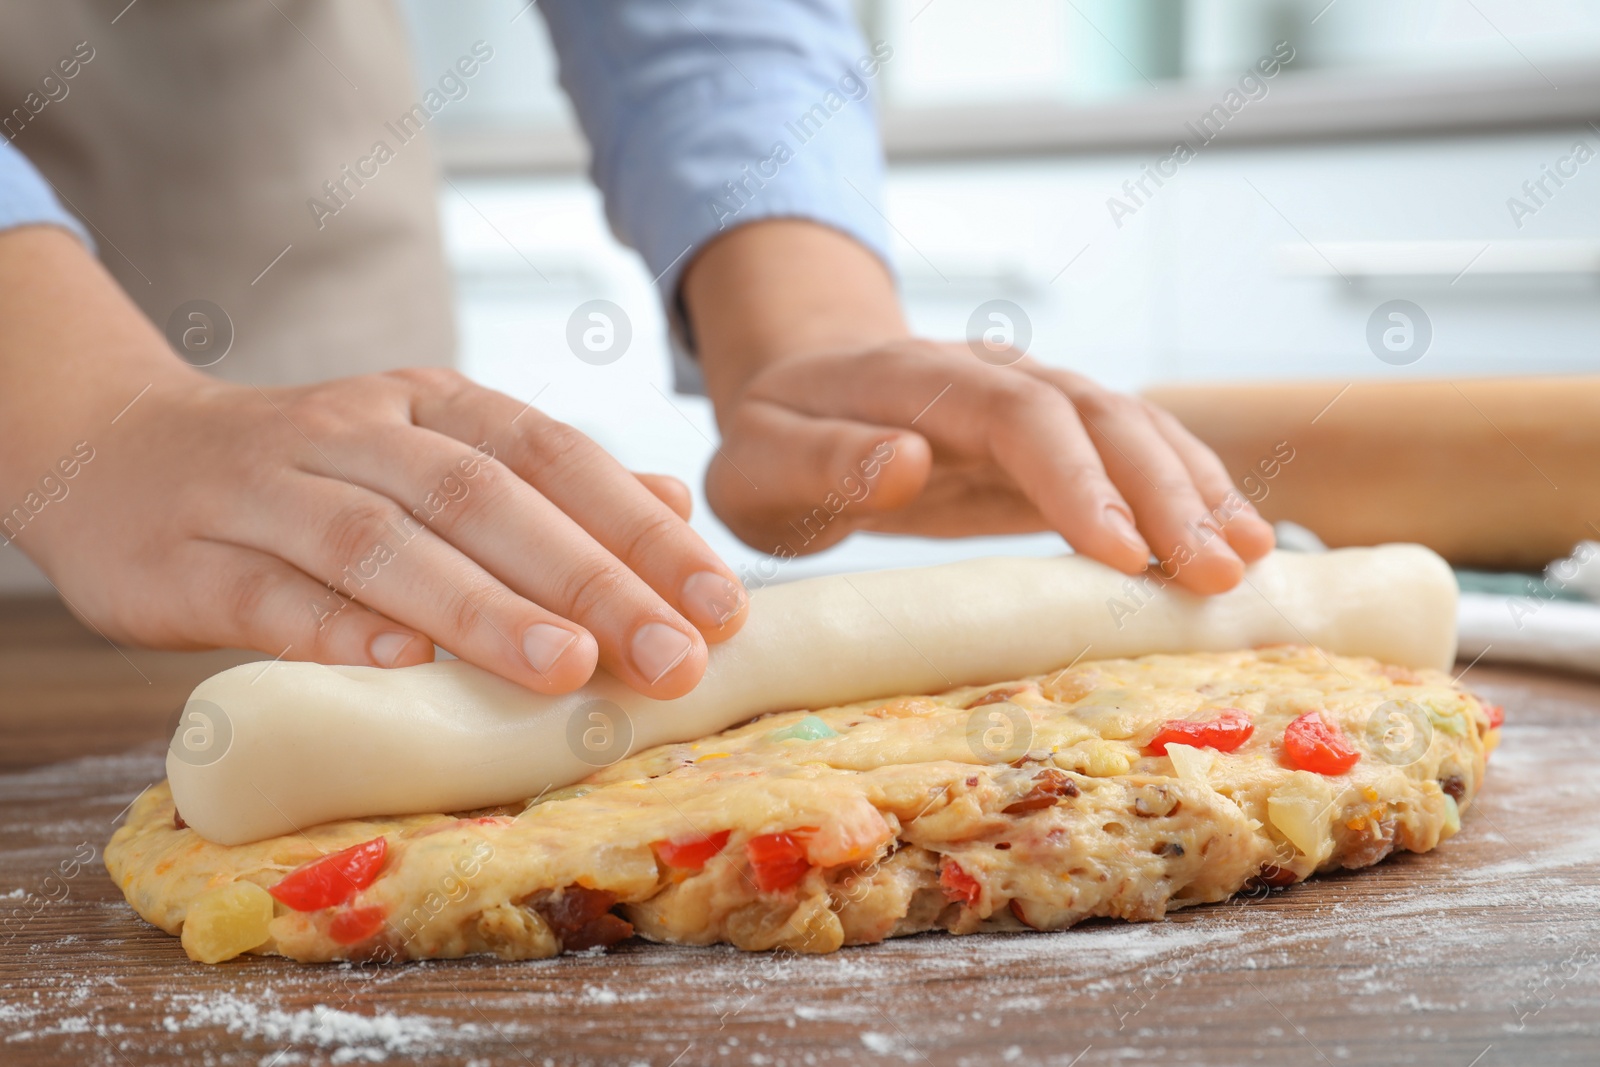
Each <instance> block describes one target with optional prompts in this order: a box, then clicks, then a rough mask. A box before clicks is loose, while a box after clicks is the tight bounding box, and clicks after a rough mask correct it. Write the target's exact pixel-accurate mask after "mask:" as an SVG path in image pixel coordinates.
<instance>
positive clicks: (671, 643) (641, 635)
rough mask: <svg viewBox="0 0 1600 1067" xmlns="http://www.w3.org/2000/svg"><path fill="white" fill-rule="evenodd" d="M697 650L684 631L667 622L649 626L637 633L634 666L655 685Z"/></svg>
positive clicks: (644, 626)
mask: <svg viewBox="0 0 1600 1067" xmlns="http://www.w3.org/2000/svg"><path fill="white" fill-rule="evenodd" d="M693 647H694V642H692V641H690V640H689V637H688V635H687V634H685V633H683V632H682V631H680V630H675V629H673V628H672V627H671V626H668V625H667V624H666V623H664V622H647V623H645V624H644V625H643V626H641V627H639V628H638V629H637V630H635V631H634V632H633V665H634V667H635V668H636V669H637V670H638V671H639V673H640V674H642V675H644V676H645V677H646V678H648V679H650V684H651V685H654V684H655V683H657V682H659V681H660V680H661V679H662V678H663V677H664V676H665V675H666V673H667V672H668V671H670V670H672V668H674V667H676V666H677V665H678V664H680V663H682V662H683V661H684V658H685V657H687V656H688V655H689V650H690V649H691V648H693Z"/></svg>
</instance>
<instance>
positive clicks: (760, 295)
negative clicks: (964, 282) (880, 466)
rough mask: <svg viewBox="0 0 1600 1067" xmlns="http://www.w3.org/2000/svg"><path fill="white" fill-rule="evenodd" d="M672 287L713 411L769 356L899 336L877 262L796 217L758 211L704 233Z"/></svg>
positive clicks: (889, 283) (889, 287)
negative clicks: (678, 291)
mask: <svg viewBox="0 0 1600 1067" xmlns="http://www.w3.org/2000/svg"><path fill="white" fill-rule="evenodd" d="M682 294H683V305H684V309H685V313H686V315H687V318H688V323H689V327H690V329H691V331H692V332H693V336H694V342H695V348H696V352H697V355H698V357H699V359H700V362H701V365H702V368H703V369H704V372H705V380H706V391H707V393H708V395H709V396H710V398H711V401H712V403H713V405H715V407H716V409H717V411H718V413H719V415H720V414H721V413H722V412H725V411H726V410H727V409H728V408H729V406H730V405H731V404H732V402H733V400H734V398H736V397H737V396H738V394H739V392H740V390H742V389H743V388H744V385H745V383H746V382H748V381H749V380H750V378H751V376H752V375H754V374H756V373H757V372H758V371H760V370H761V369H762V368H764V367H767V366H770V365H772V364H773V363H777V362H779V361H781V360H785V359H792V358H795V357H802V356H806V355H815V354H820V353H827V352H839V351H844V350H851V349H854V350H866V349H870V348H874V347H876V346H878V345H882V344H886V343H888V342H891V341H896V340H900V339H902V338H905V337H907V336H909V333H908V330H907V328H906V323H905V318H904V316H903V315H902V314H901V311H900V301H899V297H898V295H897V294H896V293H895V288H894V279H893V278H892V277H891V276H890V274H889V271H888V269H887V268H886V267H885V266H884V264H883V262H882V261H881V260H880V259H879V258H878V257H877V256H876V255H874V254H873V253H872V252H871V251H869V250H868V249H867V248H866V247H865V246H863V245H862V244H860V243H859V242H857V241H855V240H854V239H852V238H850V237H848V236H846V235H845V234H843V233H840V232H839V231H838V230H835V229H832V228H830V227H827V226H822V225H819V224H817V223H814V222H807V221H804V220H800V219H765V220H762V221H759V222H753V223H750V224H748V225H745V226H740V227H738V228H737V229H734V230H732V231H730V232H729V233H727V234H724V235H723V236H721V237H719V238H717V239H716V240H715V241H712V242H711V243H710V244H708V245H707V246H706V247H705V248H704V249H702V250H701V251H700V253H699V254H698V255H697V256H696V257H695V259H694V261H693V262H692V263H691V264H690V265H689V267H688V269H687V270H685V272H684V276H683V288H682Z"/></svg>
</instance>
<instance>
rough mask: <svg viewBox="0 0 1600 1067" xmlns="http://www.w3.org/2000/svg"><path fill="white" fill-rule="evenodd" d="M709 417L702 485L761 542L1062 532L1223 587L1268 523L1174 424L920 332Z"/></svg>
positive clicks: (1077, 542) (1141, 405) (789, 370)
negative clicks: (715, 426)
mask: <svg viewBox="0 0 1600 1067" xmlns="http://www.w3.org/2000/svg"><path fill="white" fill-rule="evenodd" d="M720 414H721V421H722V427H723V442H722V447H721V449H720V450H719V451H718V454H717V455H716V456H715V457H714V458H713V459H712V464H711V469H710V471H709V472H708V474H707V478H706V490H707V495H708V497H709V499H710V501H711V505H712V508H713V509H714V510H715V511H716V512H717V514H718V515H719V516H720V517H721V518H722V519H723V521H724V522H726V523H727V524H728V526H729V527H730V528H731V529H732V530H733V531H734V532H735V533H737V534H738V535H739V536H740V537H741V538H742V539H744V540H745V541H746V542H748V543H749V544H751V545H754V546H756V547H759V548H765V549H767V550H768V551H773V550H774V549H787V550H788V551H791V552H795V553H805V552H813V551H816V550H818V549H821V548H825V547H827V546H828V545H831V544H833V543H834V542H836V541H838V540H839V539H841V538H843V537H844V536H845V535H846V534H848V533H849V532H851V531H852V530H858V529H859V530H878V531H885V532H895V533H914V534H923V535H926V536H934V537H960V536H966V535H971V534H999V533H1024V532H1034V531H1040V530H1055V531H1057V532H1059V533H1060V534H1061V535H1062V536H1063V537H1064V538H1066V540H1067V541H1068V543H1070V544H1071V545H1072V546H1073V547H1074V548H1076V549H1077V550H1078V551H1080V552H1083V553H1084V554H1085V555H1089V556H1092V557H1094V558H1095V559H1098V560H1100V561H1102V562H1104V563H1107V564H1110V565H1111V566H1113V567H1116V568H1118V569H1119V570H1122V571H1125V572H1127V573H1129V574H1135V573H1138V572H1140V571H1142V570H1144V569H1145V567H1146V565H1147V564H1148V561H1149V558H1150V556H1151V554H1152V553H1154V555H1155V556H1156V558H1157V560H1158V561H1160V563H1161V565H1162V568H1163V571H1164V573H1166V575H1167V576H1168V577H1171V578H1174V579H1175V580H1176V581H1177V582H1178V583H1179V584H1180V585H1182V586H1184V587H1186V588H1188V589H1191V590H1193V591H1195V592H1201V593H1216V592H1221V591H1223V590H1226V589H1230V588H1232V587H1233V586H1235V585H1237V584H1238V582H1239V579H1240V577H1241V576H1242V574H1243V571H1244V565H1245V564H1246V563H1249V562H1253V561H1254V560H1256V559H1259V558H1260V557H1261V556H1263V555H1265V554H1266V553H1267V552H1268V551H1269V550H1270V549H1271V548H1272V529H1271V527H1270V526H1268V525H1267V523H1266V522H1265V521H1264V520H1263V519H1262V518H1261V517H1260V516H1259V515H1257V514H1256V512H1255V509H1254V508H1252V507H1251V506H1250V503H1249V501H1247V500H1246V499H1245V498H1244V497H1243V495H1241V494H1240V493H1238V492H1237V491H1236V490H1235V489H1234V488H1233V484H1232V481H1231V480H1230V479H1229V478H1228V474H1227V472H1226V470H1224V468H1223V466H1222V463H1221V461H1219V460H1218V459H1217V457H1216V456H1215V455H1214V454H1213V453H1212V452H1211V450H1210V449H1208V448H1206V447H1205V446H1204V445H1203V444H1201V443H1200V442H1199V441H1198V440H1196V439H1195V437H1194V436H1193V435H1192V434H1190V433H1189V432H1188V431H1187V430H1185V429H1184V428H1183V427H1182V426H1181V425H1180V424H1179V423H1178V421H1177V420H1176V419H1175V418H1173V417H1172V416H1171V415H1169V414H1168V413H1167V412H1165V411H1163V410H1161V409H1160V408H1158V407H1155V406H1154V405H1152V404H1148V403H1146V402H1145V401H1143V400H1139V399H1136V398H1132V397H1126V396H1122V395H1120V394H1117V393H1113V392H1110V391H1109V390H1106V389H1102V388H1100V387H1099V386H1097V385H1095V384H1094V383H1093V382H1091V381H1089V380H1088V379H1086V378H1083V377H1081V376H1079V375H1076V374H1072V373H1070V372H1068V371H1062V370H1056V369H1053V368H1049V367H1044V366H1041V365H1040V364H1038V363H1035V362H1034V361H1032V360H1027V359H1024V360H1021V361H1019V362H1018V363H1016V364H1015V365H1014V366H1009V367H999V366H992V365H990V364H988V363H985V362H983V361H981V360H979V359H977V358H976V357H974V356H973V354H972V352H971V350H970V349H969V348H968V347H967V346H966V345H965V344H935V343H933V342H928V341H901V342H892V343H889V344H886V345H882V346H879V347H877V348H872V349H868V350H865V351H859V352H846V353H841V354H835V355H825V356H812V357H800V358H793V359H788V360H784V361H782V362H777V363H772V364H769V365H767V366H765V367H763V368H761V369H760V370H759V371H757V372H756V373H755V374H754V375H753V376H752V377H751V378H750V380H749V382H748V383H747V384H746V386H745V387H744V389H743V390H742V391H741V392H740V393H739V394H738V395H737V396H736V397H735V398H734V399H733V400H732V401H731V402H730V403H729V404H728V405H726V407H725V408H724V410H723V411H722V412H721V413H720ZM857 486H860V488H857ZM830 498H831V499H830Z"/></svg>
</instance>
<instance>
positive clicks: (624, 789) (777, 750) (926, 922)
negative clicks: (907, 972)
mask: <svg viewBox="0 0 1600 1067" xmlns="http://www.w3.org/2000/svg"><path fill="white" fill-rule="evenodd" d="M1076 651H1077V648H1076V647H1075V646H1073V645H1072V644H1070V643H1069V644H1067V645H1063V646H1062V649H1061V651H1059V652H1058V653H1057V656H1058V657H1059V656H1066V657H1068V658H1070V656H1071V655H1073V654H1075V653H1076ZM1225 709H1233V710H1232V711H1231V712H1227V711H1225ZM1312 711H1315V712H1317V713H1318V715H1319V716H1320V720H1321V722H1322V723H1324V724H1326V725H1328V726H1332V727H1334V728H1336V729H1338V730H1339V731H1341V732H1342V734H1343V737H1344V739H1345V741H1346V742H1347V743H1348V745H1349V746H1350V748H1351V749H1352V750H1353V751H1352V752H1350V753H1347V756H1348V755H1358V756H1359V759H1358V760H1357V761H1356V762H1355V763H1354V765H1353V766H1342V769H1341V768H1339V767H1335V768H1329V767H1327V766H1324V767H1323V771H1327V772H1328V773H1322V772H1320V771H1318V770H1315V769H1307V767H1306V766H1305V764H1304V762H1301V763H1300V765H1298V766H1297V765H1296V763H1297V757H1295V756H1294V755H1292V754H1291V751H1290V748H1289V746H1288V745H1286V743H1285V736H1286V731H1288V730H1289V729H1290V724H1291V723H1293V722H1294V721H1295V720H1296V719H1298V718H1299V717H1300V716H1302V715H1304V714H1306V713H1308V712H1312ZM1225 714H1227V715H1229V716H1230V717H1232V718H1233V719H1234V720H1235V721H1238V720H1240V719H1243V720H1247V721H1248V722H1250V723H1251V724H1253V732H1252V733H1251V734H1250V735H1249V737H1248V738H1247V739H1244V740H1243V743H1242V744H1239V745H1237V747H1234V748H1233V750H1231V751H1219V750H1217V749H1216V748H1210V747H1205V746H1204V741H1203V739H1198V738H1197V739H1195V740H1196V744H1195V745H1190V746H1185V745H1181V744H1171V745H1169V746H1168V747H1167V749H1166V754H1164V755H1158V754H1156V753H1155V752H1154V750H1153V748H1152V746H1151V742H1152V741H1153V740H1154V739H1155V737H1156V736H1157V734H1158V732H1160V731H1162V730H1163V728H1164V727H1167V726H1168V725H1169V724H1170V723H1171V722H1172V721H1173V720H1186V721H1189V722H1202V723H1203V722H1211V721H1214V720H1217V719H1219V718H1221V717H1223V716H1224V715H1225ZM1498 723H1499V716H1498V713H1497V709H1490V708H1488V707H1486V706H1485V705H1483V704H1482V703H1481V702H1480V701H1479V700H1478V699H1477V698H1476V697H1474V696H1472V695H1471V694H1470V693H1468V692H1466V691H1465V690H1463V689H1461V688H1460V687H1459V686H1457V685H1456V684H1455V683H1454V682H1452V681H1451V679H1450V678H1449V676H1448V675H1445V674H1442V673H1440V672H1437V671H1432V670H1426V669H1423V670H1413V669H1410V668H1405V667H1396V666H1392V665H1389V664H1384V663H1379V662H1377V661H1376V660H1372V659H1361V658H1352V657H1344V656H1334V655H1330V654H1328V653H1325V652H1322V651H1320V650H1318V649H1314V648H1308V647H1304V646H1298V647H1295V646H1276V647H1272V648H1266V649H1260V650H1256V651H1244V652H1221V653H1192V654H1188V655H1153V656H1146V657H1142V658H1139V659H1117V660H1100V661H1093V662H1090V661H1084V662H1082V663H1079V664H1078V665H1077V666H1075V667H1073V668H1071V669H1068V670H1063V671H1058V672H1055V673H1053V674H1045V675H1040V676H1036V677H1032V678H1025V679H1020V680H1016V681H1011V682H1007V683H1005V684H1003V685H999V686H980V687H967V688H958V689H954V690H951V691H948V692H945V693H943V694H941V695H938V696H931V697H921V696H902V697H895V698H892V699H887V700H875V701H865V702H861V703H857V704H853V705H848V706H844V707H837V708H825V709H822V710H819V711H815V712H806V711H803V710H797V711H790V712H784V713H779V714H777V715H773V716H769V717H767V718H763V719H758V720H756V721H754V722H751V723H748V724H746V725H744V726H741V727H738V728H735V729H733V730H729V731H727V732H725V733H722V734H720V735H715V736H712V737H708V738H705V739H704V740H701V741H698V742H692V743H687V744H673V745H664V746H661V747H658V748H654V749H650V750H648V751H645V752H641V753H640V754H638V755H637V756H634V757H632V758H630V759H627V760H624V761H622V762H620V763H617V764H615V765H613V766H611V767H608V768H606V769H604V770H601V771H599V772H596V773H595V774H593V775H591V776H590V777H589V778H588V779H586V780H585V781H584V782H583V783H581V784H579V785H576V786H571V787H568V788H564V789H558V790H555V791H552V792H549V793H545V794H543V795H542V796H538V797H535V798H533V799H532V800H525V801H522V802H519V803H516V804H511V805H507V806H505V807H501V808H495V809H490V810H479V811H472V812H457V813H454V814H438V813H435V814H422V815H409V816H399V817H383V818H375V819H357V820H348V821H343V822H334V823H328V824H325V825H322V826H317V827H313V828H310V829H308V830H307V831H306V832H305V833H304V834H301V833H297V832H291V833H288V834H286V835H284V836H282V837H276V838H272V839H270V840H266V841H261V842H257V843H255V844H248V845H237V846H223V845H216V844H212V843H211V842H208V841H206V840H204V839H203V838H201V837H200V836H199V835H198V834H196V833H195V832H194V831H193V830H191V829H184V828H182V827H181V826H180V825H179V824H178V823H177V822H176V821H175V819H176V811H175V809H174V807H173V803H172V796H171V794H170V793H169V792H168V790H167V789H166V787H165V786H157V787H155V788H153V789H151V790H149V791H148V792H147V793H145V794H144V795H143V796H141V797H140V798H139V799H138V800H137V801H136V802H135V803H134V805H133V808H132V811H131V813H130V815H129V818H128V822H127V824H126V825H125V826H123V827H122V828H121V829H120V830H118V831H117V833H116V836H115V837H114V838H113V839H112V841H111V844H110V845H109V846H108V847H107V848H106V852H105V855H106V864H107V866H108V867H109V868H110V870H111V873H112V876H113V877H114V879H115V880H116V882H117V884H118V885H119V886H121V887H122V889H123V892H124V893H125V894H126V895H127V898H128V900H129V902H130V903H131V904H132V905H133V907H134V908H135V910H137V911H138V913H139V914H140V915H142V916H144V917H145V918H146V919H148V920H149V921H150V922H152V923H154V924H156V925H157V926H159V927H161V928H162V929H164V930H166V931H168V932H169V933H173V934H178V933H180V932H181V934H182V936H183V943H184V947H185V948H186V949H187V950H188V951H189V953H190V955H191V956H192V957H194V958H195V959H200V960H204V961H206V962H216V961H219V960H222V959H226V958H229V957H231V956H234V955H237V954H239V953H242V952H257V953H275V954H279V955H284V956H289V957H292V958H294V959H298V960H307V961H320V960H334V959H375V960H397V959H428V958H442V957H455V956H463V955H470V954H478V953H492V954H494V955H498V956H501V957H503V958H508V959H529V958H538V957H545V956H553V955H555V954H557V953H559V952H562V951H576V950H581V949H585V948H589V947H592V946H595V945H608V944H611V943H613V942H615V941H618V940H620V939H622V938H624V937H627V936H628V935H629V934H631V933H634V932H637V933H639V934H642V935H643V936H645V937H647V938H650V939H652V940H657V941H669V942H679V943H690V944H706V943H710V942H716V941H725V942H729V943H731V944H733V945H736V946H738V947H740V948H743V949H751V950H762V949H771V948H786V949H789V950H792V951H797V952H831V951H833V950H834V949H837V948H838V947H840V946H841V945H845V944H861V943H867V942H874V941H881V940H883V939H884V938H886V937H895V936H899V935H902V934H912V933H916V932H919V931H922V930H931V929H943V930H948V931H950V932H952V933H957V934H966V933H974V932H978V931H989V930H1022V929H1027V928H1032V929H1040V930H1053V929H1060V928H1063V927H1066V926H1070V925H1071V924H1073V923H1075V922H1078V921H1080V920H1082V919H1085V918H1089V917H1092V916H1106V917H1117V918H1123V919H1136V920H1143V919H1156V918H1160V917H1161V916H1162V915H1163V914H1164V913H1165V912H1166V911H1168V910H1169V909H1172V908H1179V907H1185V906H1188V905H1191V904H1198V903H1205V902H1211V901H1218V900H1222V899H1224V898H1226V897H1227V896H1229V895H1230V894H1232V893H1235V892H1239V891H1240V890H1241V889H1247V890H1249V891H1251V892H1257V893H1264V892H1266V887H1267V886H1280V885H1286V884H1288V883H1290V882H1294V881H1298V880H1300V879H1302V878H1305V877H1307V876H1308V875H1310V874H1311V873H1312V872H1313V871H1319V870H1331V869H1334V868H1339V867H1365V866H1368V865H1370V864H1373V863H1376V862H1378V861H1379V860H1380V859H1382V858H1383V857H1385V856H1387V855H1388V854H1389V853H1390V852H1392V851H1396V850H1407V851H1412V852H1425V851H1427V850H1429V849H1431V848H1433V847H1434V846H1435V845H1437V844H1438V843H1439V842H1440V841H1441V840H1442V839H1444V838H1446V837H1448V836H1450V835H1451V834H1453V833H1455V832H1456V831H1457V830H1458V829H1459V828H1460V812H1461V810H1462V809H1463V808H1464V807H1466V806H1467V805H1468V804H1469V803H1470V802H1471V800H1472V798H1473V796H1474V795H1475V794H1476V792H1477V790H1478V788H1479V786H1480V785H1481V783H1482V781H1483V775H1484V770H1485V760H1486V757H1487V755H1488V753H1489V751H1490V749H1491V748H1492V747H1493V745H1494V743H1495V741H1496V740H1497V738H1498V732H1497V729H1496V727H1497V726H1498ZM1234 740H1236V741H1237V740H1239V738H1238V737H1237V736H1235V738H1234ZM1224 747H1227V746H1226V745H1225V746H1224ZM354 755H355V757H356V758H359V756H360V754H354ZM189 810H190V809H188V808H185V809H184V811H185V812H186V813H187V812H188V811H189ZM186 817H187V814H186ZM379 840H381V841H382V845H381V846H376V847H379V848H381V849H382V855H381V862H379V863H376V864H372V865H369V866H366V867H364V868H363V873H362V874H361V875H359V876H357V877H355V878H353V879H352V880H351V882H349V883H341V885H343V888H342V889H341V891H340V892H338V893H337V894H335V896H336V897H337V899H333V898H331V897H325V898H323V899H317V900H306V899H304V898H303V897H302V898H299V899H298V905H297V906H296V907H290V906H288V905H287V904H286V903H280V902H278V901H277V900H275V899H274V896H279V897H282V896H285V895H286V894H285V893H284V890H283V887H282V886H280V885H279V883H280V880H283V879H285V878H288V879H289V880H290V883H291V884H295V883H298V884H300V885H302V886H304V885H305V884H306V883H307V882H308V881H315V879H314V878H313V877H312V875H314V873H315V870H311V873H310V874H308V873H307V871H308V870H309V869H308V868H305V867H304V866H303V865H306V864H312V863H317V862H319V857H321V856H324V855H326V854H331V853H337V852H339V851H340V850H344V849H349V848H352V847H358V846H365V848H364V849H363V850H362V851H363V853H364V854H366V855H372V854H373V849H374V847H375V846H374V845H373V844H372V843H373V842H376V841H379ZM320 862H322V863H324V864H325V863H327V862H328V861H327V860H322V861H320ZM318 869H322V868H318ZM357 883H358V884H357ZM275 886H276V887H278V892H277V893H276V894H272V895H269V893H268V892H267V890H268V889H269V888H273V887H275ZM290 899H291V900H293V899H295V898H294V897H293V896H290Z"/></svg>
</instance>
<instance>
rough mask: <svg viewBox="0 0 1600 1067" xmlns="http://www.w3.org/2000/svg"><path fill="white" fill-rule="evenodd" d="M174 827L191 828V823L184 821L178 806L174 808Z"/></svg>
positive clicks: (176, 828)
mask: <svg viewBox="0 0 1600 1067" xmlns="http://www.w3.org/2000/svg"><path fill="white" fill-rule="evenodd" d="M172 828H173V829H174V830H187V829H188V828H189V824H188V823H186V822H184V821H183V816H182V815H181V814H179V812H178V809H177V808H173V809H172Z"/></svg>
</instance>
